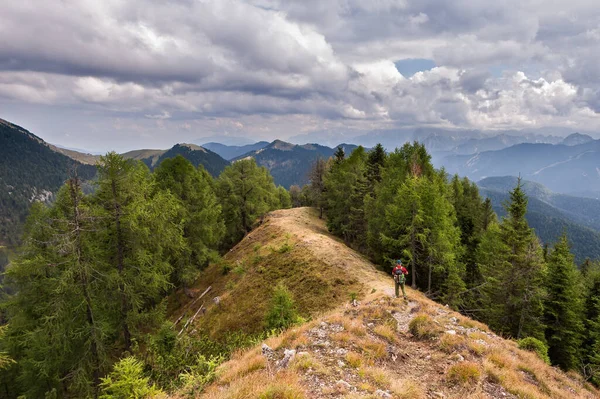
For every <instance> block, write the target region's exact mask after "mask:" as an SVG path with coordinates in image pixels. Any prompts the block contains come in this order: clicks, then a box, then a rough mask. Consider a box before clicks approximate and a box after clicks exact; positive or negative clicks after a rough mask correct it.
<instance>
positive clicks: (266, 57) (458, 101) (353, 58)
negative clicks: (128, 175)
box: [0, 0, 600, 151]
mask: <svg viewBox="0 0 600 399" xmlns="http://www.w3.org/2000/svg"><path fill="white" fill-rule="evenodd" d="M599 64H600V7H598V6H597V3H596V1H594V0H588V1H582V0H568V1H566V0H503V1H483V0H452V1H447V0H373V1H363V0H303V1H295V0H294V1H292V0H289V1H288V0H248V1H239V0H172V1H168V0H146V1H143V2H142V1H135V2H134V1H125V0H103V1H97V0H57V1H46V0H3V1H1V2H0V118H3V119H6V120H9V121H11V122H13V123H16V124H19V125H21V126H23V127H25V128H26V129H28V130H30V131H32V132H33V133H35V134H37V135H38V136H40V137H42V138H43V139H45V140H46V141H48V142H51V143H55V144H60V145H63V146H67V147H75V148H82V149H86V150H89V151H106V150H111V149H114V150H122V151H125V150H130V149H135V148H168V147H170V146H172V145H173V144H175V143H177V142H193V141H196V142H198V141H199V142H202V138H205V137H211V138H214V136H218V137H226V136H232V137H244V138H248V139H250V140H253V141H257V140H272V139H275V138H280V139H287V138H290V137H294V136H299V135H300V136H302V137H309V138H310V137H314V138H315V141H316V140H318V137H319V135H322V134H330V135H331V134H333V135H335V134H338V132H339V134H340V135H341V134H343V132H345V131H348V132H354V134H367V133H368V132H370V131H381V130H386V131H393V130H394V129H401V128H407V127H428V126H432V127H438V128H448V129H478V130H484V131H497V130H503V129H519V130H522V129H525V130H527V129H540V128H554V127H556V128H562V129H563V130H564V129H565V128H567V130H572V131H592V132H600V67H598V65H599ZM311 135H312V136H311ZM224 140H225V139H224Z"/></svg>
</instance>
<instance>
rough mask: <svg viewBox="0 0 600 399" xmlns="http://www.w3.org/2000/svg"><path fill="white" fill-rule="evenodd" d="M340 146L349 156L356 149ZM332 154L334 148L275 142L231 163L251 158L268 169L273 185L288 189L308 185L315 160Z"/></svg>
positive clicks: (347, 145) (351, 146) (350, 146)
mask: <svg viewBox="0 0 600 399" xmlns="http://www.w3.org/2000/svg"><path fill="white" fill-rule="evenodd" d="M340 146H341V147H342V148H344V150H345V152H346V154H350V153H351V152H352V151H353V150H354V149H355V148H356V146H355V145H351V144H340ZM336 148H337V147H336ZM334 152H335V148H330V147H326V146H322V145H319V144H305V145H296V144H291V143H286V142H285V141H281V140H275V141H273V142H272V143H270V144H269V145H268V146H266V147H264V148H261V149H260V150H256V151H251V152H249V153H246V154H244V155H241V156H239V157H237V158H235V159H234V160H233V161H234V162H235V160H238V159H243V158H248V157H252V158H254V159H255V160H256V163H257V164H258V165H260V166H264V167H266V168H267V169H269V172H271V175H272V176H273V179H274V180H275V184H277V185H281V186H284V187H285V188H288V189H289V188H290V186H292V185H294V184H297V185H300V186H302V185H304V184H306V183H308V173H309V171H310V168H311V166H312V164H313V163H314V162H315V160H317V159H318V158H324V159H328V158H329V157H331V156H332V155H333V154H334Z"/></svg>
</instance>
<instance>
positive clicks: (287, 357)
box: [277, 349, 296, 369]
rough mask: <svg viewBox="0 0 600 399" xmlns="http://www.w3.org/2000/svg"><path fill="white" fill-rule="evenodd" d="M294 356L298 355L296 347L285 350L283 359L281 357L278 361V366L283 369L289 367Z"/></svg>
mask: <svg viewBox="0 0 600 399" xmlns="http://www.w3.org/2000/svg"><path fill="white" fill-rule="evenodd" d="M294 357H296V350H295V349H286V350H285V351H284V352H283V359H281V360H280V361H278V362H277V367H279V368H282V369H284V368H287V366H288V365H289V364H290V362H291V361H292V360H293V359H294Z"/></svg>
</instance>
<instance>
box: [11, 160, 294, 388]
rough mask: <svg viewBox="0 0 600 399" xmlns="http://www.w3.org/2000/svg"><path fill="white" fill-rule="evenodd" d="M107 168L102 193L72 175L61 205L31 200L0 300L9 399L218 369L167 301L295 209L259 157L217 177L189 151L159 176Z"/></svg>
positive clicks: (124, 163)
mask: <svg viewBox="0 0 600 399" xmlns="http://www.w3.org/2000/svg"><path fill="white" fill-rule="evenodd" d="M97 167H98V178H97V181H96V182H95V190H94V191H93V193H92V194H87V195H86V194H84V193H83V191H82V189H81V185H82V183H81V181H80V180H79V179H78V178H77V177H76V176H73V177H71V178H70V179H69V180H68V181H67V182H66V184H65V185H64V186H63V187H62V188H61V189H60V190H59V192H58V194H57V195H56V200H55V202H54V203H53V204H52V205H51V206H47V205H44V204H42V203H35V204H34V205H33V206H32V209H31V212H30V216H29V218H28V220H27V223H26V225H25V233H24V236H23V245H22V247H21V248H20V249H19V250H18V256H17V257H16V259H15V260H14V261H13V262H12V263H11V265H10V266H9V267H8V268H7V271H6V273H5V281H4V283H5V284H6V286H7V287H8V288H9V290H8V292H14V293H15V294H14V295H10V296H7V297H6V298H3V300H2V302H1V312H2V317H3V319H4V320H5V321H7V324H6V325H5V326H4V327H2V329H1V330H0V335H1V338H0V369H2V370H1V371H0V397H4V398H16V397H21V396H20V395H24V396H23V397H28V398H44V397H46V398H62V397H65V398H67V397H77V398H80V397H81V398H83V397H94V398H95V397H98V396H99V395H100V394H102V393H103V394H104V396H103V397H105V398H113V397H114V398H117V397H129V395H133V394H134V393H133V392H122V395H121V394H118V392H119V389H123V380H127V379H129V380H131V379H133V380H134V381H133V382H132V381H129V385H127V384H126V385H127V386H128V387H129V386H134V385H135V384H138V385H139V383H140V381H142V382H141V385H142V386H143V387H146V388H144V389H150V388H148V387H149V385H148V384H147V383H144V382H143V381H146V380H144V379H143V378H142V377H143V376H142V375H141V374H140V372H141V370H142V369H143V370H144V371H145V372H148V373H149V374H151V375H152V376H153V377H154V378H153V381H155V382H157V383H159V385H161V386H163V387H164V386H172V384H177V383H181V381H178V378H180V377H181V376H182V375H187V379H188V380H190V378H191V379H193V377H194V376H195V375H196V374H193V373H192V371H193V369H194V367H195V368H196V369H202V370H204V369H205V368H206V367H209V368H210V367H212V366H214V364H215V362H214V361H213V360H210V359H206V358H204V357H202V356H199V355H198V350H195V349H198V345H201V343H197V342H190V341H189V340H186V339H185V338H184V337H182V338H181V339H177V337H176V335H175V332H174V331H173V329H172V328H171V327H172V326H169V324H168V323H166V324H165V313H166V302H167V300H166V299H167V296H168V295H169V294H171V293H172V292H174V291H175V290H177V289H180V288H186V287H188V286H189V285H190V284H191V283H193V282H194V281H195V280H196V278H197V277H198V275H199V272H200V271H201V270H202V269H203V268H204V267H205V266H206V265H207V264H208V263H209V262H211V261H213V260H216V259H217V258H218V256H219V252H220V251H225V250H227V249H228V248H230V247H231V246H233V245H234V244H235V243H236V242H238V241H239V240H240V239H241V238H243V236H244V235H245V234H246V233H247V232H248V231H250V229H251V228H252V227H253V225H254V223H255V222H256V220H257V219H259V218H260V217H261V216H262V215H264V214H265V213H266V212H268V211H270V210H274V209H278V208H282V207H289V206H290V205H291V202H290V197H289V194H288V192H287V191H286V190H285V189H282V188H279V189H278V188H277V187H276V186H275V184H274V183H273V179H272V178H271V176H270V175H269V173H268V171H267V170H266V169H265V168H261V167H258V166H257V165H256V163H255V162H254V161H253V160H243V161H239V162H236V163H234V164H232V165H230V166H228V167H227V168H226V169H225V170H224V171H223V172H222V174H221V175H220V176H219V178H217V179H213V178H212V177H211V175H210V174H209V173H208V172H206V171H205V170H204V168H203V167H199V168H195V167H194V166H192V164H191V163H190V162H189V161H187V160H186V159H185V158H183V157H181V156H177V157H176V158H172V159H167V160H164V161H163V162H162V163H161V164H160V166H159V167H158V168H156V169H155V171H154V173H151V172H150V170H149V169H148V168H147V167H146V166H145V165H144V164H142V163H141V162H135V161H132V160H126V159H124V158H123V157H122V156H120V155H117V154H115V153H109V154H107V155H106V156H104V157H102V158H101V161H100V162H99V164H98V165H97ZM157 331H158V332H157ZM194 348H195V349H194ZM192 349H194V350H192ZM213 349H214V348H213ZM205 352H207V353H208V352H210V351H205ZM218 352H219V351H213V354H214V355H218ZM129 355H135V356H136V357H137V358H138V359H142V360H143V362H142V361H140V360H137V359H136V358H132V357H127V356H129ZM120 357H125V359H124V360H123V361H121V362H119V363H117V365H116V366H115V369H114V371H113V372H112V373H111V375H110V376H109V377H106V376H107V374H108V373H109V372H110V370H111V369H112V367H113V364H114V363H115V362H116V361H117V360H118V359H119V358H120ZM211 365H212V366H211ZM204 371H206V370H204ZM204 371H203V372H201V373H199V374H198V376H199V377H198V378H200V377H202V376H203V375H204V374H205V373H204ZM115 373H116V374H115ZM136 373H137V374H136ZM186 373H187V374H186ZM115 378H116V379H117V381H116V382H115ZM132 384H133V385H132ZM192 385H193V384H192ZM135 394H136V395H137V393H135ZM111 395H112V396H111Z"/></svg>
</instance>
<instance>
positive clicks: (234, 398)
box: [202, 371, 306, 399]
mask: <svg viewBox="0 0 600 399" xmlns="http://www.w3.org/2000/svg"><path fill="white" fill-rule="evenodd" d="M202 398H204V399H253V398H254V399H303V398H306V392H305V390H304V389H303V388H302V385H301V384H300V381H299V378H298V376H297V375H296V374H295V373H293V372H280V373H277V374H276V375H274V376H271V375H270V374H269V373H268V372H266V371H258V372H254V373H252V374H249V375H247V376H245V377H242V378H238V379H236V380H233V381H232V382H231V384H229V385H227V386H224V387H223V386H217V385H213V386H210V387H209V388H208V389H207V390H206V392H204V393H203V394H202Z"/></svg>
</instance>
